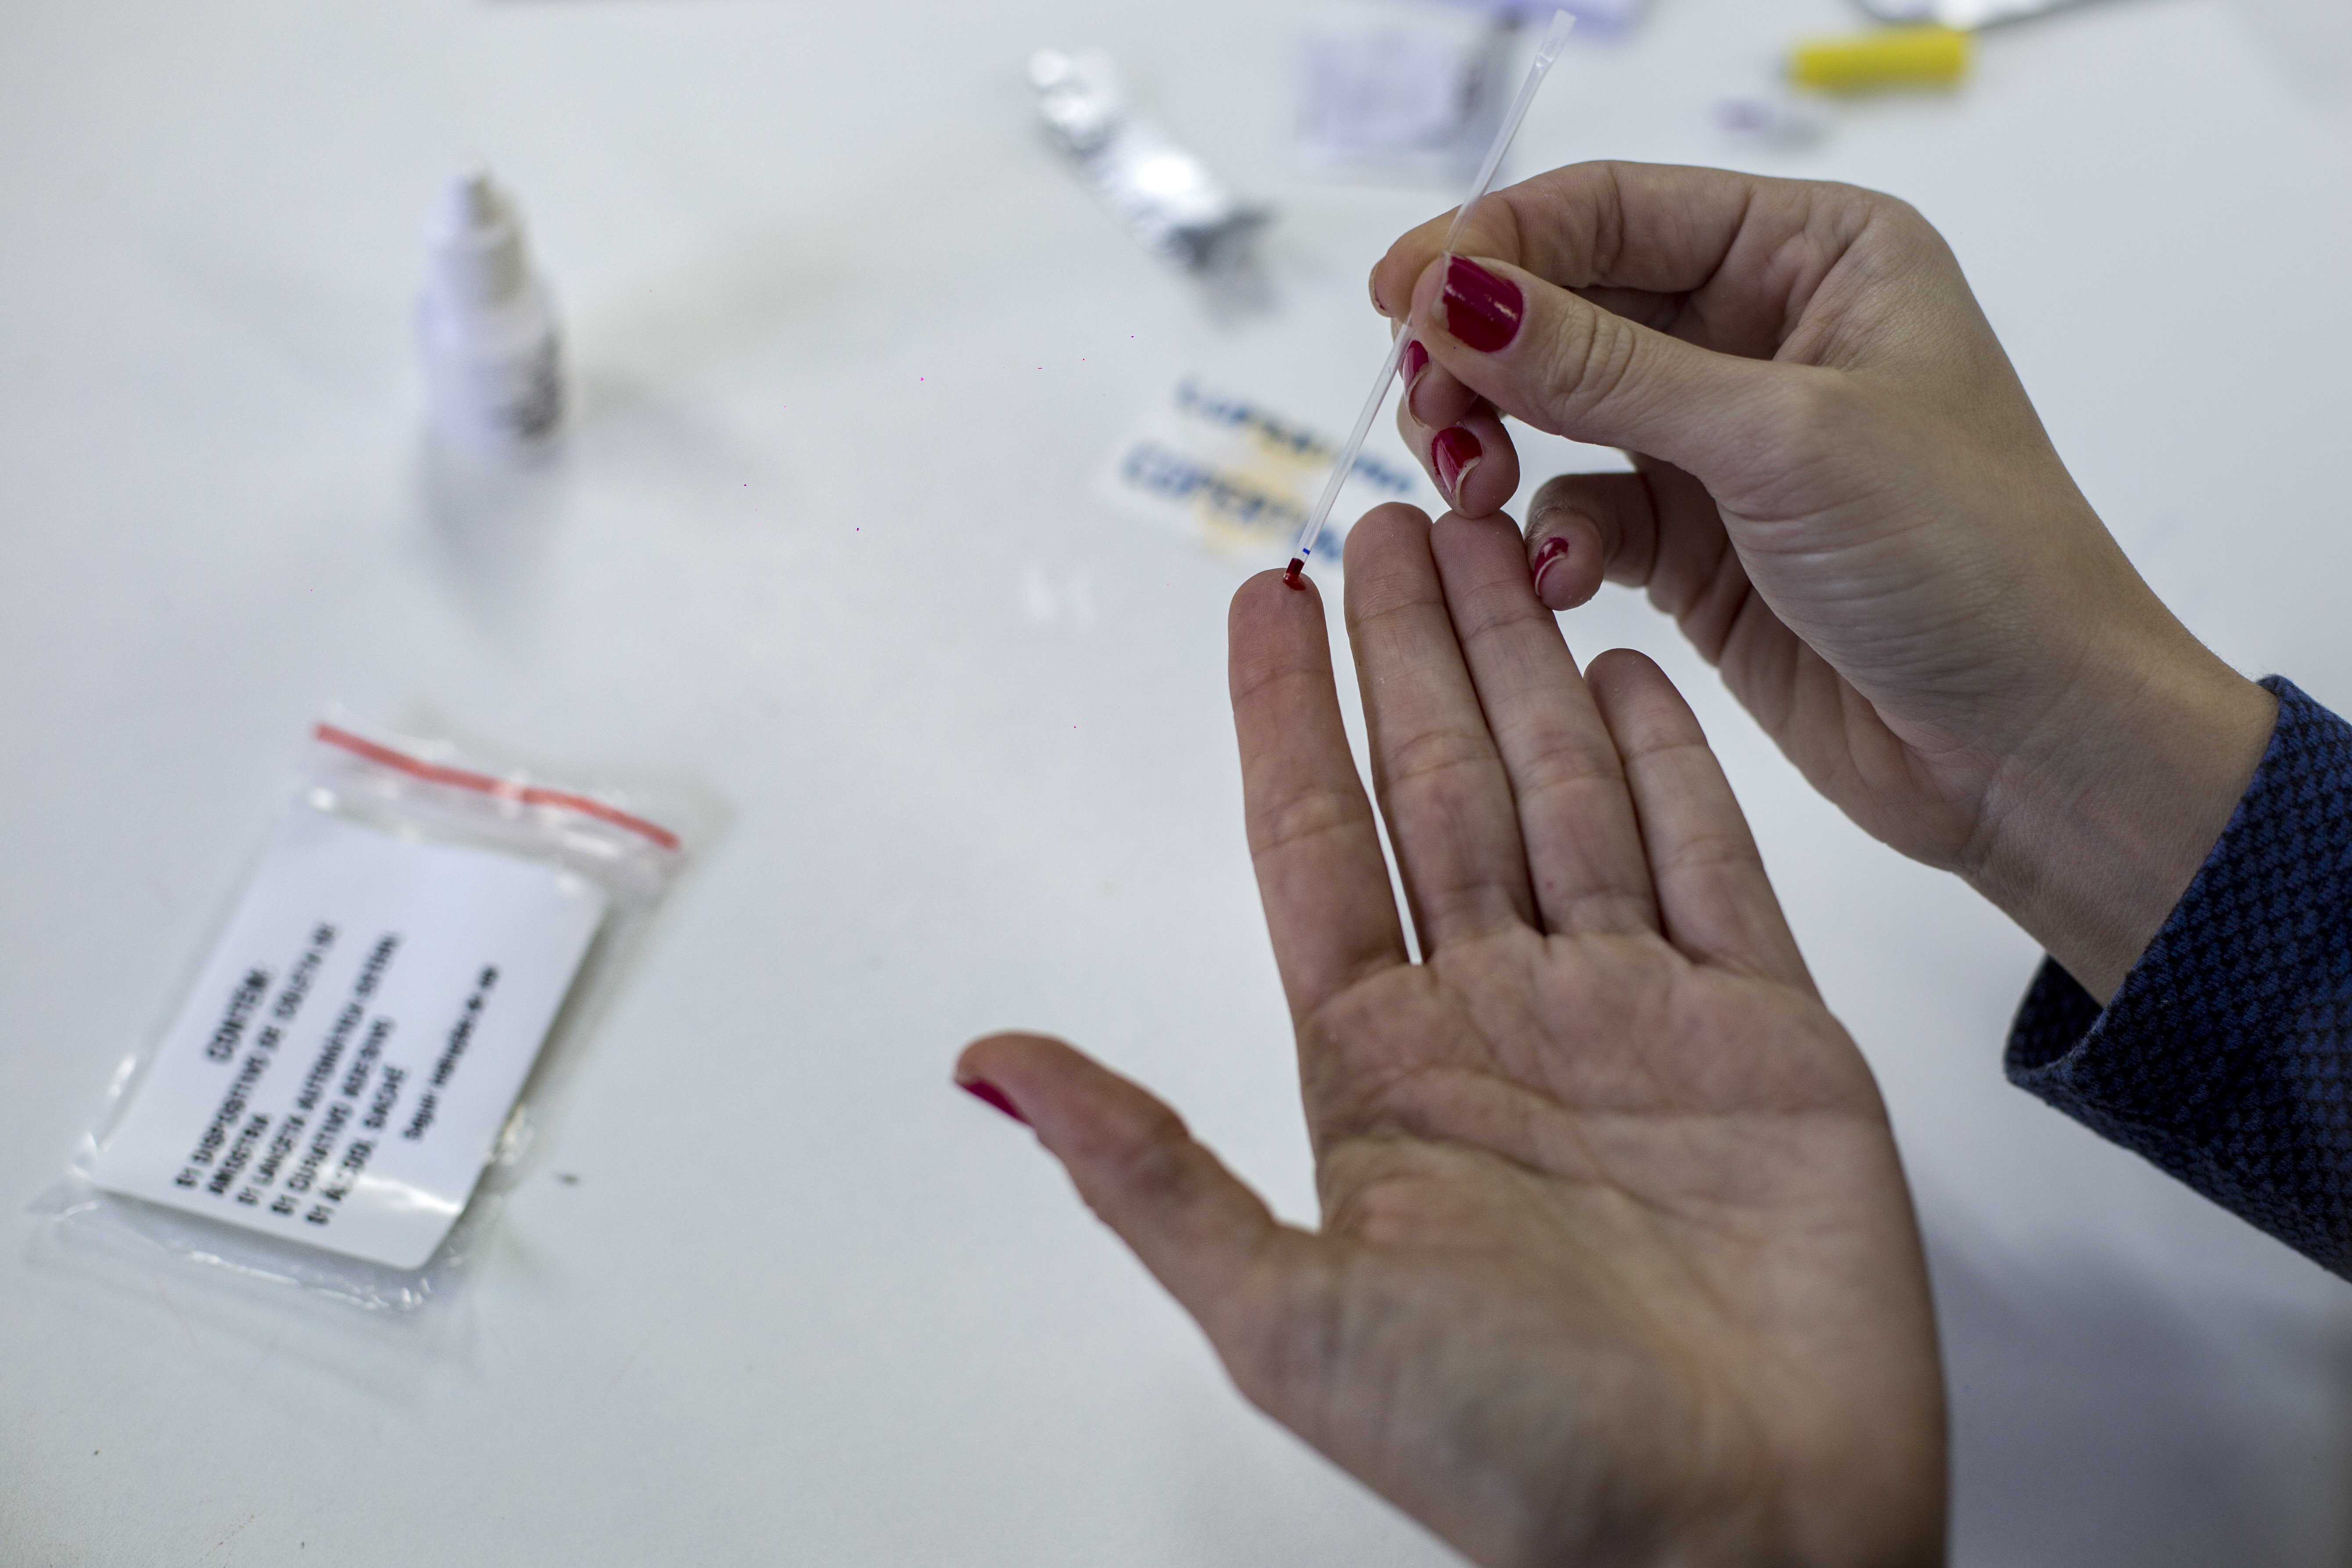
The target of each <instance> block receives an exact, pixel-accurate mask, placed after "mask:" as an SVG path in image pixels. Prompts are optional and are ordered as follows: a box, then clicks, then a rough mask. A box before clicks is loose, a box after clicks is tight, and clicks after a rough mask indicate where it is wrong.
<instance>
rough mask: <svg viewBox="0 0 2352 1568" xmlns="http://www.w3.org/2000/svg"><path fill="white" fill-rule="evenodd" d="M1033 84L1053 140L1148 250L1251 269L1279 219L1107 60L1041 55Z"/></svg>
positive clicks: (1033, 65) (1209, 267)
mask: <svg viewBox="0 0 2352 1568" xmlns="http://www.w3.org/2000/svg"><path fill="white" fill-rule="evenodd" d="M1029 85H1030V86H1031V87H1033V88H1034V89H1036V92H1037V111H1038V113H1039V114H1040V115H1041V116H1042V117H1043V118H1044V120H1045V133H1046V135H1047V137H1048V138H1049V139H1050V140H1051V141H1052V142H1053V143H1054V145H1055V147H1056V148H1058V149H1060V151H1061V152H1062V153H1064V155H1066V157H1068V158H1069V160H1070V161H1071V163H1073V164H1074V165H1076V169H1077V171H1078V175H1079V178H1081V179H1082V180H1084V181H1085V182H1086V184H1087V189H1089V190H1091V191H1092V192H1093V193H1094V195H1095V199H1096V200H1097V201H1099V202H1101V203H1102V205H1104V206H1106V207H1108V208H1109V209H1110V212H1111V215H1112V216H1115V217H1117V218H1118V221H1119V223H1120V225H1121V226H1124V227H1125V228H1126V229H1127V231H1128V232H1129V234H1131V235H1133V236H1134V237H1136V239H1137V240H1138V241H1139V242H1140V243H1141V244H1142V246H1143V247H1144V248H1145V249H1147V250H1150V251H1151V252H1153V253H1154V254H1155V255H1159V256H1163V257H1165V258H1168V259H1169V260H1171V261H1173V262H1175V263H1176V264H1177V265H1178V266H1180V267H1182V268H1186V269H1187V270H1189V271H1192V272H1198V273H1225V272H1233V271H1237V270H1240V269H1242V268H1244V267H1245V266H1246V265H1247V263H1248V258H1249V249H1250V243H1251V241H1252V239H1253V238H1254V237H1255V236H1256V234H1257V231H1258V230H1259V229H1261V228H1263V227H1264V226H1265V224H1266V222H1267V220H1268V219H1269V218H1270V217H1271V216H1273V215H1272V213H1271V212H1270V211H1269V210H1268V209H1266V208H1265V207H1263V206H1259V205H1253V204H1251V203H1247V202H1244V201H1243V200H1242V199H1241V198H1240V197H1239V196H1236V195H1234V193H1233V192H1232V191H1231V190H1230V189H1229V188H1227V186H1226V185H1225V184H1224V182H1223V181H1222V180H1219V179H1218V178H1217V177H1216V175H1214V174H1212V173H1210V172H1209V167H1208V165H1207V164H1205V163H1202V162H1201V160H1200V159H1199V158H1198V157H1196V156H1195V155H1194V154H1193V153H1192V152H1191V151H1190V150H1188V149H1187V148H1185V147H1184V146H1183V145H1182V144H1181V142H1177V141H1176V139H1175V138H1174V137H1172V136H1171V135H1169V134H1168V132H1165V131H1163V130H1161V129H1160V126H1159V125H1158V124H1156V123H1154V122H1153V121H1150V120H1149V119H1147V118H1145V117H1144V116H1142V115H1139V114H1138V113H1136V112H1135V111H1134V110H1133V109H1132V108H1131V107H1130V106H1129V103H1128V100H1127V94H1126V91H1125V89H1124V88H1123V87H1122V86H1121V85H1120V82H1119V79H1118V70H1117V68H1115V67H1113V66H1112V64H1111V62H1110V60H1109V58H1108V57H1107V56H1104V55H1100V54H1093V53H1087V54H1077V55H1066V54H1063V53H1062V52H1061V51H1060V50H1058V49H1040V50H1038V51H1037V53H1036V54H1035V55H1034V56H1033V57H1031V58H1030V61H1029Z"/></svg>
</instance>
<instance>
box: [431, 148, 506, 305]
mask: <svg viewBox="0 0 2352 1568" xmlns="http://www.w3.org/2000/svg"><path fill="white" fill-rule="evenodd" d="M430 244H431V246H432V267H433V280H434V283H435V285H436V287H437V288H438V289H440V291H441V293H442V294H443V296H444V297H445V298H446V299H447V300H449V302H450V303H452V304H454V305H457V306H458V307H460V308H462V309H467V310H495V309H497V308H498V307H499V306H500V305H502V304H504V303H506V302H507V301H508V300H512V299H514V298H516V297H517V296H518V295H520V294H522V293H524V292H525V291H526V290H528V289H530V250H529V248H528V247H526V246H525V244H524V241H523V233H522V219H521V217H520V215H519V214H517V213H516V211H515V207H514V203H513V202H512V201H510V200H509V199H508V196H507V195H506V193H505V192H504V191H501V190H500V189H499V187H498V184H496V182H494V181H493V180H491V178H490V174H489V171H488V170H487V169H480V168H477V169H474V170H471V171H469V172H467V173H466V174H460V175H458V176H457V178H456V179H455V180H452V181H451V182H450V183H449V189H448V191H447V192H446V194H445V195H443V197H442V201H441V210H440V212H439V214H438V215H437V216H436V218H435V220H434V224H433V231H432V234H431V237H430Z"/></svg>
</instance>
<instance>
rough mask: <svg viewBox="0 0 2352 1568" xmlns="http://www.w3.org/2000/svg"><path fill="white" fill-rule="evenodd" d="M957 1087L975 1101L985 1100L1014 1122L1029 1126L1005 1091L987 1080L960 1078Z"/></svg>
mask: <svg viewBox="0 0 2352 1568" xmlns="http://www.w3.org/2000/svg"><path fill="white" fill-rule="evenodd" d="M956 1087H957V1088H958V1089H961V1090H963V1091H964V1092H965V1093H966V1094H968V1095H970V1096H971V1097H972V1098H973V1099H974V1100H985V1101H986V1102H987V1103H989V1104H991V1105H992V1106H994V1107H996V1109H997V1110H1001V1111H1003V1112H1004V1114H1005V1115H1007V1116H1010V1117H1011V1118H1013V1121H1018V1122H1019V1123H1021V1125H1022V1126H1024V1127H1026V1126H1028V1125H1029V1119H1028V1118H1027V1117H1025V1116H1024V1115H1022V1114H1021V1111H1020V1108H1019V1107H1017V1106H1015V1105H1014V1104H1013V1101H1012V1100H1009V1099H1007V1098H1006V1097H1005V1093H1004V1091H1003V1089H999V1088H997V1087H996V1086H995V1085H994V1084H992V1083H991V1082H989V1081H988V1080H987V1079H984V1078H974V1079H961V1078H960V1079H956Z"/></svg>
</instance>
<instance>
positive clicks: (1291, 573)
mask: <svg viewBox="0 0 2352 1568" xmlns="http://www.w3.org/2000/svg"><path fill="white" fill-rule="evenodd" d="M1574 26H1576V18H1575V17H1573V16H1570V15H1569V14H1568V13H1567V12H1565V11H1555V12H1553V13H1552V15H1551V26H1549V27H1546V28H1545V29H1544V36H1543V41H1542V42H1541V43H1539V44H1538V45H1537V46H1536V58H1535V64H1533V65H1531V66H1529V67H1528V79H1527V80H1526V81H1524V82H1521V83H1520V84H1519V95H1518V97H1517V98H1515V99H1513V100H1511V108H1510V111H1509V112H1508V113H1507V114H1505V115H1504V116H1503V122H1502V124H1500V125H1498V126H1496V128H1495V140H1494V143H1493V144H1492V145H1491V146H1489V147H1488V148H1487V149H1486V162H1485V163H1481V164H1479V165H1478V177H1477V178H1476V179H1475V180H1474V181H1472V182H1471V184H1470V194H1469V195H1467V196H1465V197H1464V198H1463V199H1462V205H1461V206H1459V207H1457V208H1456V209H1454V222H1453V224H1452V225H1451V226H1448V227H1447V229H1446V231H1445V246H1444V249H1445V253H1446V254H1447V255H1449V256H1450V255H1452V254H1453V252H1454V241H1455V240H1457V239H1459V238H1461V237H1462V230H1463V229H1464V227H1465V226H1467V225H1468V224H1469V222H1470V215H1471V214H1472V213H1473V212H1475V211H1476V210H1477V207H1478V203H1479V200H1480V199H1481V198H1482V197H1484V196H1485V195H1486V191H1487V188H1488V187H1489V186H1491V185H1492V184H1494V183H1495V171H1496V169H1499V168H1501V167H1502V164H1503V154H1504V153H1507V152H1509V151H1510V150H1511V142H1512V140H1513V138H1515V137H1517V135H1518V133H1519V121H1522V120H1525V119H1526V118H1527V117H1528V105H1529V104H1530V103H1533V102H1534V101H1535V100H1536V89H1538V88H1539V87H1541V86H1542V85H1543V79H1544V78H1545V77H1546V76H1547V75H1549V73H1550V71H1551V68H1552V62H1553V61H1555V60H1557V59H1559V51H1560V47H1561V46H1562V45H1564V44H1566V43H1567V42H1568V35H1569V31H1570V29H1571V28H1573V27H1574ZM1409 342H1412V332H1410V331H1403V330H1402V329H1401V330H1399V331H1398V332H1397V335H1396V338H1395V340H1394V341H1393V342H1391V343H1390V344H1389V353H1388V357H1387V358H1386V359H1384V360H1382V361H1381V374H1379V375H1377V376H1375V377H1374V378H1373V380H1372V390H1371V392H1370V394H1369V395H1367V396H1366V397H1365V399H1364V409H1363V412H1362V413H1360V414H1359V415H1357V416H1356V427H1355V428H1354V429H1353V430H1350V431H1349V432H1348V444H1347V445H1346V446H1345V447H1340V448H1339V462H1337V463H1336V464H1334V465H1333V466H1332V468H1331V477H1330V478H1329V479H1326V480H1324V481H1323V493H1322V494H1321V495H1319V496H1318V497H1317V498H1316V499H1315V506H1314V509H1313V510H1310V511H1309V512H1307V521H1305V522H1303V523H1301V524H1299V527H1298V534H1297V538H1295V539H1293V540H1292V541H1291V542H1290V565H1289V568H1288V569H1287V570H1286V571H1285V572H1284V573H1283V574H1282V580H1283V581H1284V582H1286V583H1287V584H1290V585H1291V586H1292V587H1294V588H1297V587H1300V586H1302V585H1303V584H1300V582H1299V580H1298V575H1299V574H1300V573H1302V572H1304V571H1305V570H1306V569H1307V557H1308V556H1310V555H1312V554H1314V553H1315V542H1316V541H1317V540H1318V539H1320V538H1322V537H1323V525H1324V524H1325V523H1326V522H1328V521H1330V517H1331V504H1332V503H1333V502H1334V501H1336V500H1339V487H1340V486H1342V485H1344V484H1346V483H1347V482H1348V476H1349V473H1351V472H1352V471H1353V470H1354V468H1355V467H1356V457H1357V454H1359V453H1360V452H1361V451H1362V450H1363V449H1364V437H1366V436H1369V435H1370V434H1371V429H1372V420H1373V419H1374V418H1375V417H1377V416H1379V414H1380V411H1381V404H1382V403H1385V402H1386V401H1388V395H1389V383H1390V382H1391V381H1393V380H1395V379H1396V373H1397V366H1398V365H1400V364H1402V363H1404V347H1405V344H1407V343H1409Z"/></svg>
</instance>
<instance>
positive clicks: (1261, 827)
mask: <svg viewBox="0 0 2352 1568" xmlns="http://www.w3.org/2000/svg"><path fill="white" fill-rule="evenodd" d="M1370 816H1371V807H1370V805H1369V804H1368V803H1367V802H1366V801H1365V800H1364V798H1363V795H1361V794H1360V792H1358V791H1352V790H1341V789H1308V790H1302V791H1300V792H1299V793H1297V794H1296V795H1289V796H1287V797H1286V798H1284V799H1282V800H1279V801H1276V802H1273V803H1272V804H1270V805H1266V806H1265V808H1264V809H1262V810H1260V811H1258V812H1255V813H1253V814H1252V817H1251V821H1250V836H1249V837H1250V849H1251V852H1252V853H1254V854H1258V855H1266V854H1272V853H1275V852H1276V851H1279V850H1284V849H1289V848H1295V847H1297V846H1299V845H1302V844H1308V843H1312V842H1314V841H1315V840H1316V839H1318V838H1321V837H1325V836H1327V835H1328V834H1333V833H1344V832H1349V831H1351V830H1353V829H1357V828H1360V827H1361V826H1364V824H1365V823H1366V821H1367V820H1368V819H1369V818H1370Z"/></svg>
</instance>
